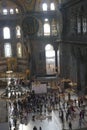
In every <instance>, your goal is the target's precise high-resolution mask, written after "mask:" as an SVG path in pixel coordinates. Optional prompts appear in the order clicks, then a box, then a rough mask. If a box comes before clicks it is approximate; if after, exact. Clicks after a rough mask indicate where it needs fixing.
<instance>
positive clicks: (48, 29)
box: [44, 23, 50, 35]
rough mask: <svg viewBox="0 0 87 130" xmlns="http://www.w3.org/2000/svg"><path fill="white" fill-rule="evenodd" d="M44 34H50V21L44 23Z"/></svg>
mask: <svg viewBox="0 0 87 130" xmlns="http://www.w3.org/2000/svg"><path fill="white" fill-rule="evenodd" d="M44 35H50V25H49V23H45V24H44Z"/></svg>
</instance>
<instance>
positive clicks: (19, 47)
mask: <svg viewBox="0 0 87 130" xmlns="http://www.w3.org/2000/svg"><path fill="white" fill-rule="evenodd" d="M17 56H18V57H19V58H21V57H22V47H21V43H17Z"/></svg>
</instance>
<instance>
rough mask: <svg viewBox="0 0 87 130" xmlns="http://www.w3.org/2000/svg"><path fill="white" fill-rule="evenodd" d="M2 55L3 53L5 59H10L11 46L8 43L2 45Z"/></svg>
mask: <svg viewBox="0 0 87 130" xmlns="http://www.w3.org/2000/svg"><path fill="white" fill-rule="evenodd" d="M4 53H5V57H11V56H12V50H11V44H10V43H5V44H4Z"/></svg>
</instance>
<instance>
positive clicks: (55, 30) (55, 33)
mask: <svg viewBox="0 0 87 130" xmlns="http://www.w3.org/2000/svg"><path fill="white" fill-rule="evenodd" d="M51 32H52V35H53V36H56V35H57V23H56V21H55V19H53V20H52V22H51Z"/></svg>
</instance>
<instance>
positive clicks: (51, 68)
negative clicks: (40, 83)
mask: <svg viewBox="0 0 87 130" xmlns="http://www.w3.org/2000/svg"><path fill="white" fill-rule="evenodd" d="M45 56H46V73H47V74H55V51H54V49H53V46H52V45H51V44H47V45H46V46H45Z"/></svg>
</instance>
